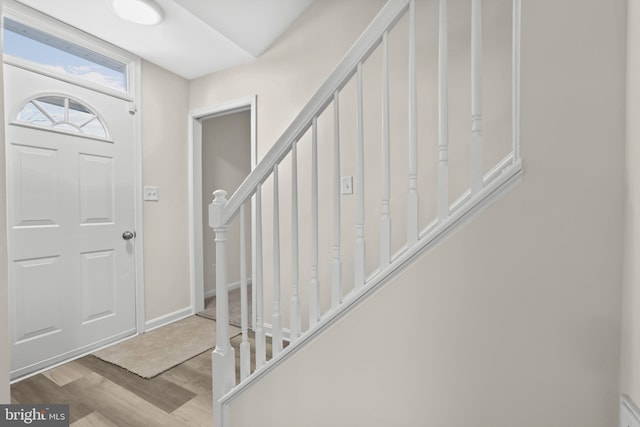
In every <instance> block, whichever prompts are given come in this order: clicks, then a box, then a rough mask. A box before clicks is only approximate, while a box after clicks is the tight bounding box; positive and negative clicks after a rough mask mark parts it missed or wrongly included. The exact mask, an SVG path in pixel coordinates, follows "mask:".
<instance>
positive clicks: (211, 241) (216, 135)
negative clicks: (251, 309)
mask: <svg viewBox="0 0 640 427" xmlns="http://www.w3.org/2000/svg"><path fill="white" fill-rule="evenodd" d="M249 172H251V111H249V110H247V111H241V112H238V113H233V114H225V115H223V116H219V117H214V118H211V119H207V120H204V121H203V123H202V219H203V221H202V222H203V224H202V230H203V235H204V239H203V246H204V247H203V259H204V291H205V293H206V292H208V291H212V290H215V288H216V280H215V270H214V269H213V268H212V266H213V265H215V263H216V252H215V233H214V232H213V229H212V228H211V227H209V204H210V203H211V201H212V200H213V196H212V194H213V192H214V191H215V190H218V189H222V190H225V191H226V192H227V193H228V194H229V195H231V194H233V192H234V191H236V189H237V188H238V186H239V185H240V184H241V183H242V181H243V180H244V179H245V178H246V177H247V175H248V174H249ZM250 217H251V215H250V210H249V209H247V211H246V220H247V221H246V223H245V227H246V229H245V230H246V233H247V237H248V236H249V234H250V233H251V228H250V224H251V222H250ZM239 239H240V228H239V227H238V224H237V222H234V224H233V227H232V228H230V229H229V231H228V242H229V245H228V247H227V251H228V254H229V255H228V262H227V268H228V270H229V273H228V274H227V279H228V280H229V283H235V282H238V281H239V280H240V257H239V255H238V254H239V253H240V244H239ZM247 242H249V241H248V240H247ZM247 248H248V243H247ZM247 256H248V258H247V269H248V270H247V273H248V274H250V273H251V272H250V271H249V270H250V256H251V254H250V252H249V251H247Z"/></svg>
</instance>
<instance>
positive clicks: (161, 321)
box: [144, 306, 194, 332]
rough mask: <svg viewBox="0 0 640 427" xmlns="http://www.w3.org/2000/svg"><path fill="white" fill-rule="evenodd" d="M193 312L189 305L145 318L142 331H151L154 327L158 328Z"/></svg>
mask: <svg viewBox="0 0 640 427" xmlns="http://www.w3.org/2000/svg"><path fill="white" fill-rule="evenodd" d="M193 314H194V313H193V307H191V306H189V307H185V308H182V309H180V310H177V311H174V312H173V313H169V314H165V315H164V316H160V317H156V318H155V319H151V320H147V321H146V322H145V323H144V331H145V332H151V331H153V330H154V329H158V328H159V327H161V326H165V325H168V324H169V323H173V322H175V321H178V320H181V319H184V318H185V317H189V316H191V315H193Z"/></svg>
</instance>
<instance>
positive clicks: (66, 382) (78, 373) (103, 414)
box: [11, 332, 271, 427]
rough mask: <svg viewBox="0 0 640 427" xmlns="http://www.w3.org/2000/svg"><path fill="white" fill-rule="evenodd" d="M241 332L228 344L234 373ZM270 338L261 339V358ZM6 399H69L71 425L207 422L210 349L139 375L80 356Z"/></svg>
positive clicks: (15, 388) (195, 426) (191, 425)
mask: <svg viewBox="0 0 640 427" xmlns="http://www.w3.org/2000/svg"><path fill="white" fill-rule="evenodd" d="M249 341H250V344H251V365H252V370H253V369H254V368H255V340H254V337H253V333H252V332H250V334H249ZM240 342H241V336H237V337H234V338H233V339H232V340H231V344H232V346H233V347H234V349H235V352H236V378H237V380H236V381H238V380H239V377H240V371H239V357H240V350H239V346H240ZM270 358H271V340H270V339H269V338H268V339H267V359H270ZM11 401H12V403H24V404H38V403H44V404H52V403H63V404H69V411H70V414H69V416H70V422H71V425H72V426H74V427H114V426H115V427H147V426H149V427H151V426H154V427H157V426H171V427H180V426H188V427H200V426H206V427H211V426H212V425H213V394H212V391H211V350H207V351H205V352H204V353H201V354H199V355H198V356H196V357H194V358H192V359H190V360H187V361H185V362H183V363H182V364H180V365H178V366H175V367H173V368H171V369H169V370H168V371H165V372H163V373H162V374H160V375H158V376H156V377H154V378H151V379H144V378H141V377H139V376H138V375H136V374H133V373H131V372H129V371H127V370H125V369H123V368H120V367H119V366H116V365H112V364H110V363H108V362H105V361H103V360H100V359H98V358H97V357H94V356H91V355H89V356H85V357H83V358H80V359H77V360H75V361H73V362H69V363H67V364H65V365H61V366H59V367H57V368H54V369H51V370H49V371H46V372H44V373H41V374H38V375H35V376H33V377H31V378H27V379H25V380H22V381H20V382H18V383H15V384H13V385H12V386H11Z"/></svg>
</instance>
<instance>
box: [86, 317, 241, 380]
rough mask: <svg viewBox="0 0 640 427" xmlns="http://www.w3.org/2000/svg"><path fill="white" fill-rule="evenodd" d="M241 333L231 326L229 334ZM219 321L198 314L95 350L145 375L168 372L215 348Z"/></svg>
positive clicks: (122, 365)
mask: <svg viewBox="0 0 640 427" xmlns="http://www.w3.org/2000/svg"><path fill="white" fill-rule="evenodd" d="M239 333H240V330H239V329H238V328H234V327H232V326H230V327H229V336H231V337H233V336H235V335H237V334H239ZM215 342H216V323H215V322H212V321H211V320H208V319H204V318H202V317H198V316H191V317H187V318H186V319H182V320H179V321H177V322H174V323H171V324H170V325H167V326H163V327H161V328H158V329H155V330H153V331H151V332H148V333H145V334H142V335H138V336H137V337H134V338H131V339H129V340H126V341H123V342H121V343H119V344H116V345H113V346H111V347H108V348H105V349H104V350H100V351H97V352H95V353H93V355H94V356H96V357H98V358H99V359H102V360H104V361H106V362H109V363H113V364H114V365H118V366H120V367H122V368H124V369H126V370H127V371H130V372H133V373H134V374H137V375H139V376H141V377H142V378H153V377H155V376H156V375H159V374H161V373H163V372H164V371H166V370H168V369H171V368H173V367H174V366H176V365H179V364H181V363H182V362H184V361H186V360H189V359H191V358H192V357H195V356H197V355H198V354H200V353H202V352H203V351H206V350H208V349H211V348H213V347H214V345H215Z"/></svg>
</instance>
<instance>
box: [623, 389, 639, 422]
mask: <svg viewBox="0 0 640 427" xmlns="http://www.w3.org/2000/svg"><path fill="white" fill-rule="evenodd" d="M620 427H640V408H638V406H637V405H636V404H635V403H634V402H633V400H631V397H629V396H628V395H626V394H623V395H622V397H621V399H620Z"/></svg>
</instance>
